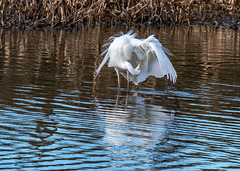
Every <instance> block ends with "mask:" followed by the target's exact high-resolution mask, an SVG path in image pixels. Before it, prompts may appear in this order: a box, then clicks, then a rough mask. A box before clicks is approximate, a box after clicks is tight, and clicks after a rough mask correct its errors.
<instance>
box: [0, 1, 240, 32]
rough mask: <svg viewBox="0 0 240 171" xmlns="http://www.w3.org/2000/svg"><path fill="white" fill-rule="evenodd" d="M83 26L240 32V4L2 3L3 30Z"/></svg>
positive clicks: (183, 2)
mask: <svg viewBox="0 0 240 171" xmlns="http://www.w3.org/2000/svg"><path fill="white" fill-rule="evenodd" d="M82 23H91V24H95V23H104V24H119V23H121V24H146V25H163V24H178V25H181V24H187V25H192V24H201V25H202V24H207V25H214V26H221V25H224V26H227V27H231V28H238V29H239V28H240V1H238V0H208V1H205V0H171V1H169V0H129V1H126V0H42V1H38V0H13V1H6V0H3V1H1V2H0V27H4V28H9V27H18V28H44V27H59V28H74V27H78V25H79V24H82Z"/></svg>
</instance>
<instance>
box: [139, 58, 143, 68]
mask: <svg viewBox="0 0 240 171" xmlns="http://www.w3.org/2000/svg"><path fill="white" fill-rule="evenodd" d="M142 62H143V60H141V61H140V63H139V65H138V70H140V69H141V66H142Z"/></svg>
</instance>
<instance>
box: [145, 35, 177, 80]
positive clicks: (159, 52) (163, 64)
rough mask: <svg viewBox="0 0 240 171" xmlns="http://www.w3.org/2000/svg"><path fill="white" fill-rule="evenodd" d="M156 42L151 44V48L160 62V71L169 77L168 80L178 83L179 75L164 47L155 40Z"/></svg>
mask: <svg viewBox="0 0 240 171" xmlns="http://www.w3.org/2000/svg"><path fill="white" fill-rule="evenodd" d="M154 39H155V40H154V41H152V42H150V43H149V46H150V48H151V49H152V51H153V52H154V53H153V54H154V55H156V57H157V59H158V62H159V70H161V71H162V72H163V73H164V74H165V75H167V78H168V79H169V77H170V80H171V81H173V83H175V82H176V79H177V73H176V71H175V69H174V67H173V65H172V63H171V61H170V60H169V58H168V57H167V55H166V54H165V52H164V49H163V48H162V45H161V44H160V42H159V41H158V40H157V39H156V38H154Z"/></svg>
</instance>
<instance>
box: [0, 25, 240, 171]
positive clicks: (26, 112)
mask: <svg viewBox="0 0 240 171" xmlns="http://www.w3.org/2000/svg"><path fill="white" fill-rule="evenodd" d="M131 29H133V30H134V31H136V32H137V33H138V38H145V37H147V36H149V35H150V34H154V35H155V36H156V37H157V38H158V39H159V40H160V42H161V43H162V44H163V46H165V47H166V48H168V49H169V50H170V51H171V52H172V53H173V54H174V55H175V56H174V57H170V60H171V61H172V63H173V66H174V67H175V69H176V71H177V74H178V78H177V82H176V83H175V84H173V83H171V82H170V81H168V80H166V78H162V79H159V78H158V79H156V78H154V77H150V78H148V79H147V80H146V81H144V82H142V83H140V84H139V86H138V87H136V86H134V85H133V84H130V92H129V95H128V96H127V89H126V87H127V83H126V80H124V78H123V77H121V93H120V94H119V96H118V85H117V77H116V73H115V71H114V69H113V68H108V67H107V66H106V65H105V66H104V67H103V68H102V70H101V72H100V75H99V76H98V77H97V78H95V72H96V69H97V66H98V65H99V64H100V62H101V60H102V57H101V56H100V55H99V54H100V53H101V52H103V51H104V48H103V47H102V45H103V44H105V43H106V42H107V40H108V38H109V37H110V36H112V35H115V34H116V33H117V32H119V31H123V32H124V33H126V32H127V31H128V30H130V28H126V27H120V26H116V27H97V26H96V27H90V26H84V27H82V28H81V29H79V30H78V31H63V30H59V31H46V30H45V31H40V30H39V31H31V30H25V31H20V30H0V36H1V39H0V169H1V170H204V169H216V170H238V169H240V129H239V126H240V67H239V66H240V34H239V31H235V30H231V29H225V28H218V29H216V28H212V27H204V26H201V27H200V26H196V27H183V26H181V27H178V26H175V27H170V26H166V27H143V28H131ZM126 101H127V104H126Z"/></svg>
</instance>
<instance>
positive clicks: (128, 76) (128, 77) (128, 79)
mask: <svg viewBox="0 0 240 171" xmlns="http://www.w3.org/2000/svg"><path fill="white" fill-rule="evenodd" d="M129 81H130V75H129V71H127V93H128V91H129Z"/></svg>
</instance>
